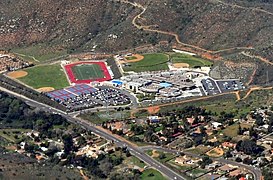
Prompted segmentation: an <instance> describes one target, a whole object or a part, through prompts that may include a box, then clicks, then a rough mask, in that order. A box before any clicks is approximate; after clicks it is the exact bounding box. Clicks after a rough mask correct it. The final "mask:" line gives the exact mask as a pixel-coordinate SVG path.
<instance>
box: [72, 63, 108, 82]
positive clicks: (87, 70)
mask: <svg viewBox="0 0 273 180" xmlns="http://www.w3.org/2000/svg"><path fill="white" fill-rule="evenodd" d="M72 71H73V74H74V76H75V78H76V79H77V80H86V79H99V78H104V73H103V70H102V69H101V67H100V65H98V64H81V65H77V66H73V67H72Z"/></svg>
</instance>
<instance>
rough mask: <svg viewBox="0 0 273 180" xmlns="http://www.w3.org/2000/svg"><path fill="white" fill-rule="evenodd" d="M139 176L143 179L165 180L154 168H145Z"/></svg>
mask: <svg viewBox="0 0 273 180" xmlns="http://www.w3.org/2000/svg"><path fill="white" fill-rule="evenodd" d="M140 177H141V179H145V180H166V178H165V177H164V176H163V175H162V174H161V173H160V172H158V171H157V170H154V169H146V170H145V171H143V172H142V175H141V176H140Z"/></svg>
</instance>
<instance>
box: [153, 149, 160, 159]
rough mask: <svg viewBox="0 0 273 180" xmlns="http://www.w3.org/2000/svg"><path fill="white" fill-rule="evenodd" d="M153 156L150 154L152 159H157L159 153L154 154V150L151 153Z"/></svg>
mask: <svg viewBox="0 0 273 180" xmlns="http://www.w3.org/2000/svg"><path fill="white" fill-rule="evenodd" d="M152 153H153V154H152V157H153V158H157V157H159V153H158V152H156V150H153V152H152Z"/></svg>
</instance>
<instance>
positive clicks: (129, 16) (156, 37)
mask: <svg viewBox="0 0 273 180" xmlns="http://www.w3.org/2000/svg"><path fill="white" fill-rule="evenodd" d="M134 3H137V4H134ZM140 13H141V14H140ZM0 17H1V18H0V49H9V48H11V49H12V48H14V47H16V48H17V47H27V46H30V45H35V44H41V47H43V48H44V49H45V51H46V49H50V51H54V50H52V48H53V49H57V50H58V51H63V50H65V51H67V52H68V53H71V52H74V51H75V50H76V51H90V50H91V49H92V48H93V47H94V46H95V45H97V48H96V50H97V51H101V52H116V51H117V50H124V49H129V48H133V47H137V46H140V45H144V44H156V43H157V42H159V41H162V40H165V41H168V42H169V43H171V44H176V43H177V42H178V41H179V43H178V45H181V43H183V46H185V45H186V46H191V45H194V48H195V49H198V48H201V50H202V51H203V52H205V50H222V49H230V48H231V49H233V50H234V48H235V50H236V51H232V52H229V53H240V52H241V51H246V52H247V53H249V54H251V55H252V56H255V57H256V56H261V57H262V58H266V60H268V61H273V58H272V52H273V51H272V50H273V44H272V42H273V36H272V27H273V2H272V1H269V0H191V1H188V0H165V1H164V2H162V1H159V0H153V1H151V0H150V1H144V0H135V1H133V0H130V1H126V0H120V1H117V0H112V1H108V0H92V1H91V0H79V1H72V0H60V1H55V0H39V1H34V0H21V1H16V0H2V1H1V2H0ZM135 17H136V18H135ZM184 43H185V44H184ZM237 48H239V49H237ZM204 49H205V50H204ZM223 52H225V51H223ZM248 58H249V59H253V57H252V58H250V57H248ZM272 76H273V75H272Z"/></svg>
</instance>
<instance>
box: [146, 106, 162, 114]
mask: <svg viewBox="0 0 273 180" xmlns="http://www.w3.org/2000/svg"><path fill="white" fill-rule="evenodd" d="M147 110H148V112H149V114H156V113H158V112H159V111H160V107H159V106H152V107H148V109H147Z"/></svg>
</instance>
